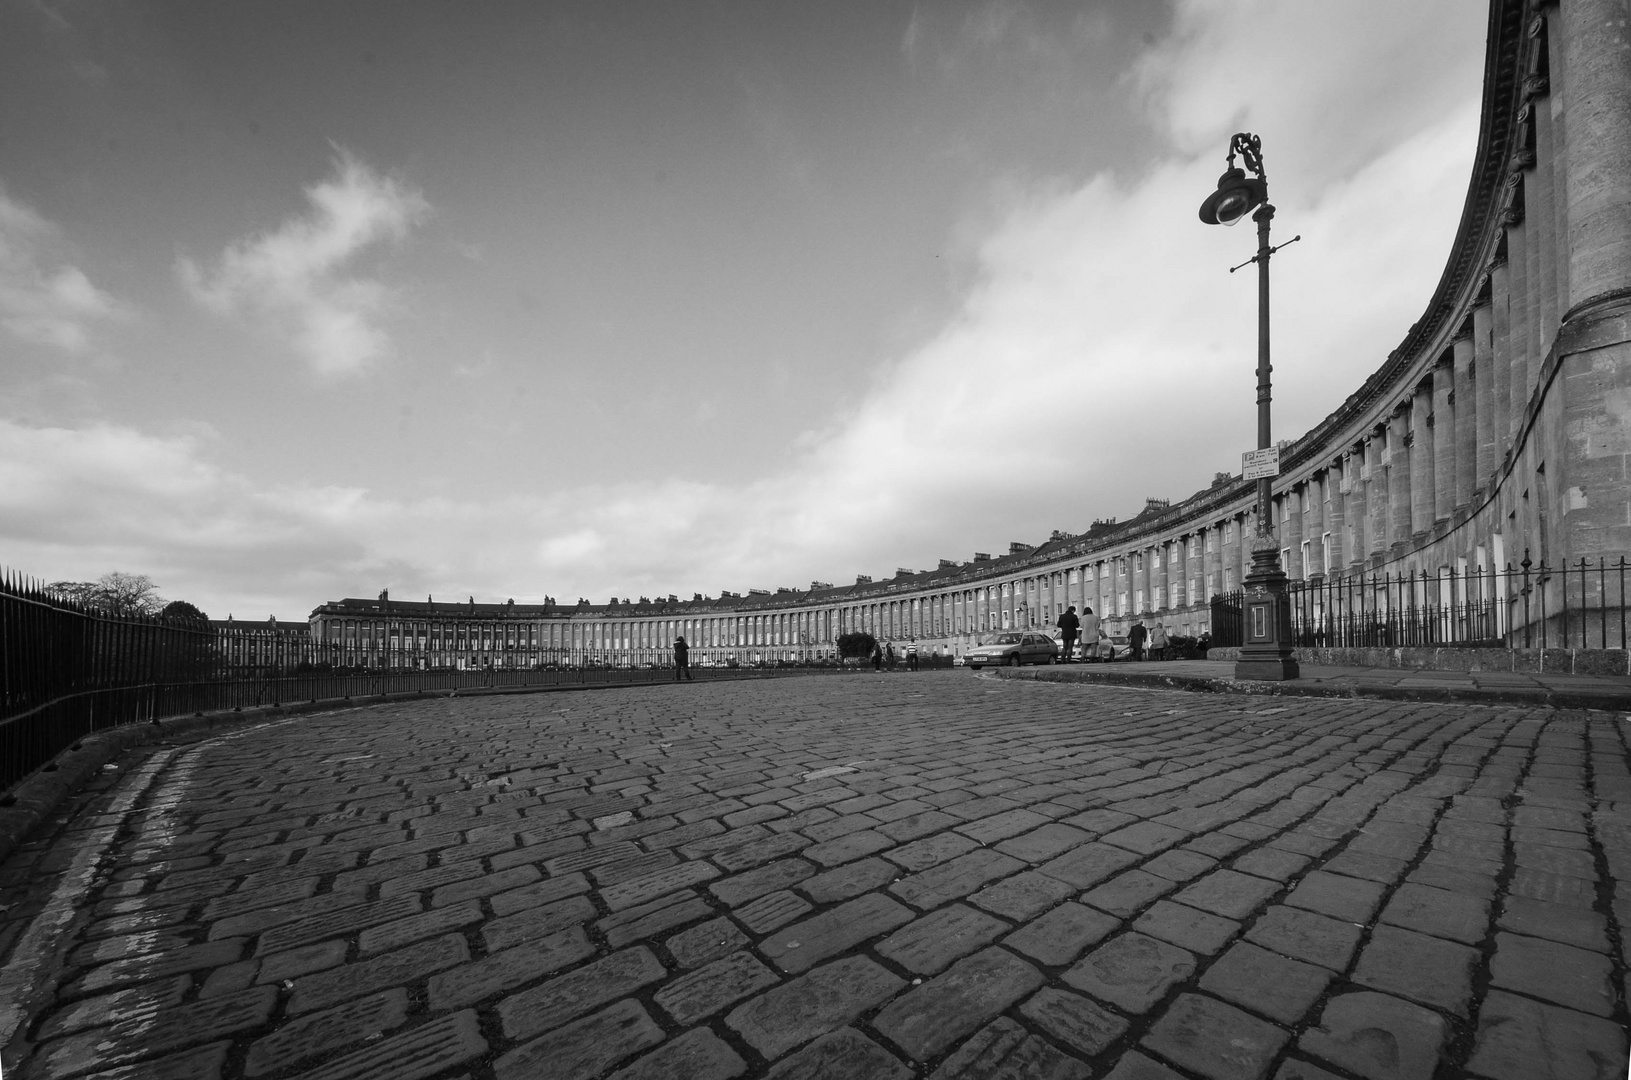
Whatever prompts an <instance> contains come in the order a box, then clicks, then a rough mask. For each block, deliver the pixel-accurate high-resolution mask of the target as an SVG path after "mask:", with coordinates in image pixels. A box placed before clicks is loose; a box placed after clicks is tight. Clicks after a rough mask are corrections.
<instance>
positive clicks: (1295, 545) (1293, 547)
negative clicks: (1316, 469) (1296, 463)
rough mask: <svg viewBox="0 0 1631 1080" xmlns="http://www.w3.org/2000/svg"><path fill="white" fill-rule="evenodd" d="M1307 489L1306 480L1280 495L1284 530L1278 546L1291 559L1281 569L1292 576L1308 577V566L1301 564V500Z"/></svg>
mask: <svg viewBox="0 0 1631 1080" xmlns="http://www.w3.org/2000/svg"><path fill="white" fill-rule="evenodd" d="M1307 491H1308V482H1307V481H1304V482H1303V483H1301V484H1297V485H1294V486H1293V487H1292V488H1291V489H1290V490H1289V491H1287V492H1286V493H1285V494H1284V495H1282V496H1281V498H1282V499H1284V500H1285V504H1284V505H1285V509H1286V516H1285V531H1284V532H1283V533H1282V534H1281V536H1280V546H1281V547H1283V548H1286V549H1288V550H1289V551H1290V552H1291V560H1290V562H1288V563H1287V564H1286V565H1285V566H1284V567H1283V569H1284V570H1285V572H1286V573H1287V574H1288V575H1289V576H1291V577H1293V578H1299V579H1301V578H1306V577H1308V567H1307V566H1304V565H1303V501H1304V496H1305V494H1306V493H1307Z"/></svg>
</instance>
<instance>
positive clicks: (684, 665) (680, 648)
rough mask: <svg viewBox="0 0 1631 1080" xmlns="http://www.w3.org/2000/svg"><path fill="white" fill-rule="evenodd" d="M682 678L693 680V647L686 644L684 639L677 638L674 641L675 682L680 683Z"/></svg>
mask: <svg viewBox="0 0 1631 1080" xmlns="http://www.w3.org/2000/svg"><path fill="white" fill-rule="evenodd" d="M681 676H684V677H685V678H687V679H690V678H691V646H689V645H687V644H686V643H685V638H684V637H677V638H675V639H674V681H675V682H679V681H680V677H681ZM693 681H694V680H693Z"/></svg>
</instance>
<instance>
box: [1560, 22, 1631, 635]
mask: <svg viewBox="0 0 1631 1080" xmlns="http://www.w3.org/2000/svg"><path fill="white" fill-rule="evenodd" d="M1628 15H1631V13H1628V12H1627V9H1626V3H1625V0H1570V2H1569V3H1567V4H1566V5H1564V6H1563V7H1562V9H1561V17H1560V16H1559V14H1558V12H1557V11H1555V10H1554V11H1553V12H1552V14H1551V16H1550V27H1551V28H1552V29H1553V31H1554V32H1556V31H1557V30H1559V29H1561V37H1562V41H1561V42H1560V45H1561V49H1554V51H1553V55H1554V56H1555V55H1558V54H1559V52H1561V56H1562V61H1563V63H1562V65H1561V68H1562V70H1561V71H1560V72H1558V71H1554V72H1553V74H1554V76H1557V75H1561V77H1562V78H1561V82H1562V87H1561V90H1562V98H1563V102H1562V104H1563V107H1562V109H1561V113H1562V120H1563V124H1562V129H1563V144H1564V152H1563V158H1564V161H1565V167H1564V172H1565V175H1566V180H1565V181H1564V192H1565V198H1566V200H1567V203H1568V212H1567V220H1568V233H1567V241H1568V250H1567V254H1566V259H1567V267H1568V270H1567V276H1568V281H1569V291H1568V297H1569V303H1570V305H1571V307H1570V314H1571V315H1572V318H1571V319H1570V324H1571V325H1570V329H1571V330H1572V331H1574V332H1575V333H1573V334H1571V335H1570V336H1571V337H1574V338H1575V340H1580V341H1582V345H1581V346H1580V348H1582V350H1583V351H1580V352H1577V353H1573V354H1570V355H1567V356H1565V357H1563V358H1562V362H1561V365H1560V367H1561V370H1560V372H1559V376H1558V380H1557V382H1556V383H1554V392H1558V391H1560V395H1559V396H1560V397H1561V398H1562V402H1561V416H1559V417H1558V422H1559V426H1560V428H1561V429H1562V430H1563V431H1565V432H1566V433H1567V437H1568V440H1569V443H1568V445H1569V450H1568V452H1567V453H1565V454H1564V455H1563V462H1562V464H1563V466H1564V468H1563V470H1561V474H1560V472H1559V470H1557V469H1555V468H1553V466H1552V464H1551V462H1548V471H1549V472H1550V473H1551V474H1552V475H1551V476H1549V478H1548V481H1549V484H1550V487H1551V490H1552V491H1553V492H1554V493H1556V495H1557V496H1559V497H1560V498H1559V501H1558V502H1556V503H1554V505H1553V506H1552V507H1548V508H1547V509H1548V510H1549V511H1550V512H1551V513H1552V517H1551V520H1550V521H1549V522H1548V529H1549V531H1551V532H1552V534H1553V538H1554V539H1553V543H1552V547H1553V549H1554V550H1559V551H1561V552H1564V553H1566V554H1567V555H1568V556H1570V557H1575V558H1579V557H1593V558H1594V557H1596V556H1597V555H1599V554H1607V555H1608V556H1610V558H1609V561H1610V562H1613V558H1614V556H1616V555H1618V554H1621V553H1624V552H1625V551H1627V550H1631V525H1628V524H1627V521H1626V515H1625V504H1624V495H1623V492H1624V485H1625V478H1626V475H1627V471H1628V468H1627V466H1628V463H1631V432H1628V430H1627V425H1626V422H1625V416H1624V411H1623V410H1624V405H1623V404H1616V403H1617V402H1618V403H1623V402H1624V401H1625V400H1626V399H1627V395H1628V394H1631V340H1628V334H1627V332H1626V330H1625V329H1624V326H1623V323H1621V324H1619V325H1618V326H1616V324H1615V322H1614V321H1613V315H1612V308H1611V307H1610V305H1609V304H1608V303H1605V301H1609V300H1610V299H1611V298H1612V297H1615V296H1619V297H1624V296H1626V295H1627V294H1628V293H1631V40H1628V39H1631V26H1628V25H1627V21H1628ZM1558 92H1559V88H1558V86H1557V85H1555V83H1554V86H1553V89H1552V93H1553V94H1554V95H1558ZM1588 334H1589V335H1590V338H1591V346H1586V345H1584V342H1583V339H1585V338H1586V336H1587V335H1588ZM1577 335H1578V336H1577ZM1586 432H1590V433H1591V435H1590V443H1591V445H1590V450H1589V451H1587V450H1586V448H1585V446H1584V445H1583V442H1584V440H1583V439H1582V436H1583V435H1584V433H1586ZM1564 492H1578V493H1580V494H1582V495H1583V496H1584V497H1583V498H1578V499H1576V498H1569V499H1567V500H1566V501H1565V500H1564V499H1562V498H1561V496H1562V495H1563V493H1564ZM1598 492H1605V493H1606V492H1619V493H1620V497H1619V498H1618V499H1617V500H1616V499H1614V498H1612V497H1610V498H1599V497H1598V496H1597V494H1596V493H1598ZM1612 589H1613V586H1612V585H1611V586H1610V590H1612ZM1604 602H1607V603H1610V604H1617V603H1618V601H1617V599H1610V598H1607V597H1605V598H1604Z"/></svg>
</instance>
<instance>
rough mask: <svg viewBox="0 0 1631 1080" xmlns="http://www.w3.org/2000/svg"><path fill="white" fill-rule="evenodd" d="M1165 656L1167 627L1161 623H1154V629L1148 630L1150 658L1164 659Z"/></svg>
mask: <svg viewBox="0 0 1631 1080" xmlns="http://www.w3.org/2000/svg"><path fill="white" fill-rule="evenodd" d="M1166 658H1167V628H1166V626H1165V625H1164V624H1162V623H1156V624H1155V629H1154V630H1151V631H1150V659H1151V660H1165V659H1166Z"/></svg>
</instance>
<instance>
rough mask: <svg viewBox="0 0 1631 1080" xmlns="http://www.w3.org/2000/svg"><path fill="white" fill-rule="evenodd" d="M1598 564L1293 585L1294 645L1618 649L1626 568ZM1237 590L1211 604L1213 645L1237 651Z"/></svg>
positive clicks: (1349, 577)
mask: <svg viewBox="0 0 1631 1080" xmlns="http://www.w3.org/2000/svg"><path fill="white" fill-rule="evenodd" d="M1628 569H1631V564H1628V563H1627V561H1626V559H1625V558H1624V557H1623V556H1621V557H1620V558H1619V559H1618V560H1617V561H1615V562H1609V561H1608V560H1607V559H1606V558H1599V559H1598V560H1597V561H1596V563H1595V564H1594V563H1592V562H1590V561H1589V560H1587V559H1581V560H1579V562H1577V563H1574V564H1570V563H1564V564H1563V565H1561V566H1557V567H1552V566H1548V565H1546V563H1545V562H1544V561H1542V562H1539V563H1535V562H1532V561H1531V560H1530V558H1529V553H1528V552H1527V551H1525V552H1524V557H1523V561H1522V562H1520V563H1519V564H1518V565H1517V566H1516V567H1514V566H1512V565H1511V564H1510V563H1508V564H1507V565H1506V566H1505V567H1504V568H1502V569H1496V568H1493V567H1469V568H1467V569H1465V570H1462V569H1458V568H1456V567H1444V568H1442V569H1439V570H1437V571H1417V572H1414V573H1407V574H1363V573H1361V574H1344V575H1333V576H1331V577H1326V578H1321V579H1318V580H1311V581H1293V582H1290V583H1289V586H1288V592H1289V597H1290V601H1291V631H1292V643H1293V644H1295V645H1298V646H1304V647H1309V646H1311V647H1315V648H1333V649H1344V648H1350V649H1351V648H1396V647H1411V646H1420V647H1434V646H1451V647H1463V648H1478V647H1485V648H1509V649H1535V648H1539V649H1571V648H1572V649H1624V648H1625V647H1626V642H1627V633H1626V623H1627V611H1626V604H1625V581H1626V571H1627V570H1628ZM1242 598H1243V593H1242V592H1241V591H1240V590H1236V591H1234V592H1229V593H1224V594H1222V595H1219V596H1215V597H1213V598H1212V643H1213V644H1214V645H1220V646H1221V645H1239V644H1241V634H1242V624H1241V601H1242Z"/></svg>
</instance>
